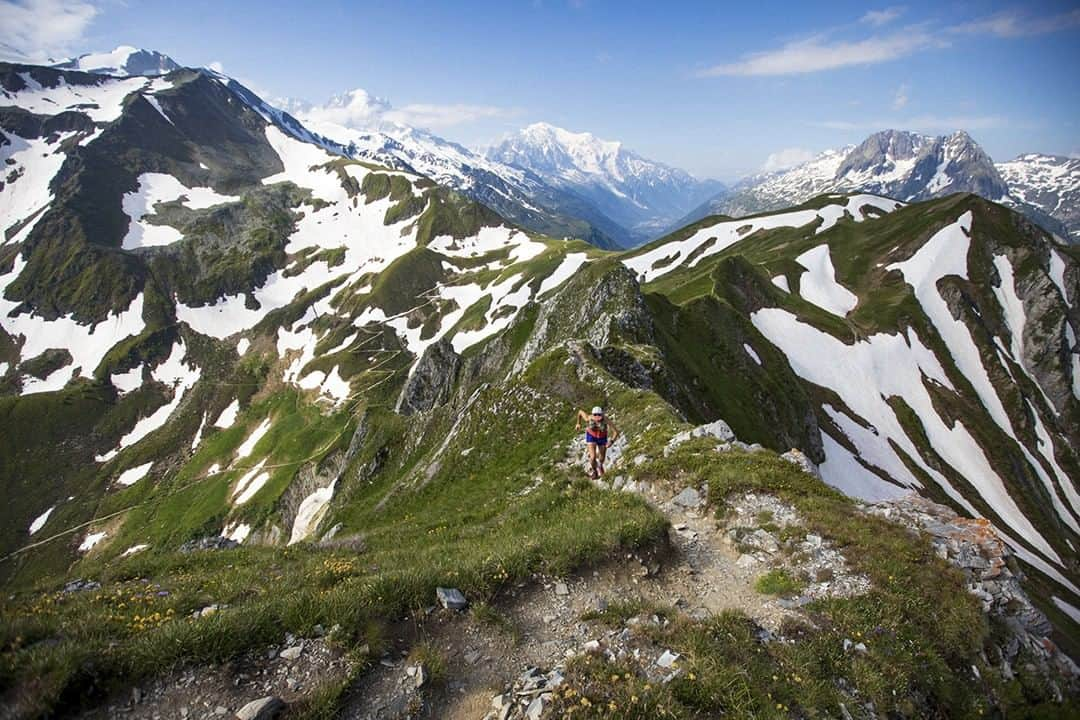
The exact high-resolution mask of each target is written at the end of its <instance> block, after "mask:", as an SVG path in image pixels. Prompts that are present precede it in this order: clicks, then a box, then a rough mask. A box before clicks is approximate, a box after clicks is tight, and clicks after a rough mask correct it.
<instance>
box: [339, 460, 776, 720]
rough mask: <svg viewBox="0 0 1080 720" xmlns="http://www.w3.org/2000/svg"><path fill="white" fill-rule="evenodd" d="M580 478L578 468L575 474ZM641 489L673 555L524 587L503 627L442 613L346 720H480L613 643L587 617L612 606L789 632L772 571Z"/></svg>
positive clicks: (658, 492)
mask: <svg viewBox="0 0 1080 720" xmlns="http://www.w3.org/2000/svg"><path fill="white" fill-rule="evenodd" d="M575 470H576V465H575V466H574V467H572V468H568V471H575ZM615 472H616V470H615V469H612V470H611V471H609V473H608V476H609V477H612V476H613V475H614V474H615ZM636 490H637V491H638V492H639V493H640V494H641V495H642V497H644V498H645V499H646V500H647V501H649V502H650V503H651V504H652V505H653V506H654V507H656V508H657V509H658V510H660V511H661V512H663V513H664V515H665V516H666V517H667V518H668V519H669V520H670V522H671V528H670V529H669V532H668V543H667V547H665V548H660V549H657V550H655V551H653V552H651V553H649V554H644V555H637V554H628V555H625V556H623V557H620V558H616V559H612V560H611V561H609V562H607V563H605V564H604V565H602V566H600V567H597V568H593V569H589V570H586V571H583V572H580V573H578V574H576V575H574V576H571V577H568V578H537V580H536V581H535V582H533V583H530V584H528V585H522V586H519V587H516V588H514V590H513V591H512V592H511V593H510V594H508V595H507V596H505V597H503V598H501V599H500V600H499V601H498V602H497V603H496V605H495V607H494V610H495V612H496V613H498V615H499V616H501V617H502V618H503V619H502V621H500V622H498V623H493V622H491V621H488V622H484V621H482V620H480V619H478V617H477V614H476V613H455V612H451V611H445V610H439V611H436V612H434V613H433V614H432V616H431V617H429V618H428V619H427V620H426V621H425V622H423V623H422V624H420V625H417V626H415V627H414V628H413V630H412V631H411V632H409V633H407V634H409V635H411V637H409V638H405V637H402V638H400V639H399V640H398V642H397V643H396V647H395V648H394V650H393V651H392V652H391V655H390V656H389V657H387V658H384V661H383V662H382V663H381V664H380V665H378V666H377V667H376V668H375V669H374V670H372V671H370V672H368V673H367V674H366V675H365V676H364V677H363V678H362V679H361V680H360V681H359V683H358V684H357V685H356V686H355V687H354V688H353V689H352V691H351V692H350V700H349V702H348V704H347V709H346V711H345V712H344V714H343V715H342V717H345V718H350V719H352V720H388V719H390V718H406V717H408V718H436V717H438V718H452V719H458V720H480V719H481V718H483V717H484V716H485V714H487V713H488V712H489V711H490V710H491V700H492V696H494V695H496V694H498V693H500V692H503V691H504V690H506V689H507V688H509V687H510V685H511V684H512V683H513V682H514V680H515V679H517V678H518V677H519V676H520V675H521V674H522V673H523V672H524V671H526V670H527V669H529V668H531V667H539V668H551V667H552V666H554V665H556V664H558V663H559V662H561V661H562V660H564V659H565V658H566V656H567V654H568V653H572V652H575V651H576V650H578V649H580V648H581V647H582V645H584V644H585V643H586V642H588V641H590V640H594V639H596V640H598V639H601V638H603V637H604V635H605V633H607V632H608V628H606V627H605V626H603V625H602V624H599V623H595V622H588V621H584V620H582V616H583V615H585V614H586V613H588V612H589V611H594V610H598V609H601V608H603V607H605V606H606V605H605V604H606V603H615V602H625V601H635V600H641V601H644V602H646V603H648V604H652V605H660V606H668V607H674V608H677V609H678V610H679V611H680V612H684V613H687V614H688V615H690V616H692V617H698V618H701V617H706V616H708V615H712V614H715V613H718V612H721V611H723V610H726V609H738V610H740V611H742V612H744V613H745V614H747V615H748V616H750V617H751V618H753V619H754V620H756V621H757V622H758V623H759V624H760V625H762V626H763V627H765V628H767V629H770V630H774V631H775V630H776V629H777V628H778V627H779V624H780V622H781V620H782V619H783V618H784V617H785V616H786V615H788V614H789V613H790V611H788V610H784V609H783V608H781V607H779V606H778V605H777V604H776V603H775V601H774V600H772V599H771V598H768V597H766V596H764V595H761V594H760V593H758V592H757V591H756V590H754V581H755V580H756V578H757V577H758V575H760V574H761V573H762V572H763V571H764V570H765V566H764V565H763V564H762V563H753V564H752V565H750V566H749V567H743V566H740V564H739V563H738V559H739V557H740V553H739V552H738V551H737V550H736V549H735V547H734V546H733V544H732V542H731V541H730V540H729V539H728V538H727V536H726V534H725V533H724V532H722V531H721V530H719V529H718V526H717V521H716V520H715V518H713V517H712V516H711V513H709V512H708V511H707V510H705V509H704V508H703V507H701V506H700V505H694V504H693V503H688V504H689V505H690V506H689V507H688V506H686V505H680V504H679V503H677V502H675V498H676V497H677V496H678V493H673V492H672V490H671V489H669V488H662V487H657V486H646V487H638V488H636ZM679 490H680V491H681V490H683V488H679ZM691 497H692V496H691ZM699 497H700V496H699ZM683 500H684V501H685V496H684V497H683ZM744 564H745V563H744ZM486 614H487V613H480V614H479V615H480V616H481V617H482V616H484V615H486ZM414 642H422V643H426V644H427V646H428V647H430V648H431V649H433V650H435V651H437V653H438V654H439V655H441V656H443V657H444V658H445V660H446V667H445V675H444V677H442V678H440V679H441V680H443V681H444V682H442V683H439V684H437V685H436V686H435V687H431V688H428V687H425V689H424V690H423V691H418V690H417V689H416V675H415V672H416V670H415V667H416V666H415V663H411V662H410V661H408V660H407V659H406V658H405V657H404V655H405V654H406V653H407V652H408V646H409V645H410V644H411V643H414Z"/></svg>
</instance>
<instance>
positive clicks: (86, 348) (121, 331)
mask: <svg viewBox="0 0 1080 720" xmlns="http://www.w3.org/2000/svg"><path fill="white" fill-rule="evenodd" d="M25 267H26V261H25V260H23V258H22V255H21V253H20V254H18V255H16V256H15V262H14V264H13V266H12V268H11V272H9V273H8V274H7V275H3V276H0V326H2V327H3V328H4V330H6V331H7V332H8V334H10V335H11V336H12V337H13V338H16V341H17V340H18V338H20V337H21V338H22V346H21V347H20V348H19V362H25V361H26V360H30V359H31V358H35V357H37V356H38V355H40V354H41V353H43V352H45V351H46V350H49V349H60V350H67V351H68V353H70V354H71V358H72V361H71V362H70V363H68V364H67V365H65V366H63V367H61V368H59V369H57V370H55V371H54V372H53V373H52V374H50V375H49V376H48V377H47V378H45V379H44V380H39V379H37V378H35V377H32V376H29V375H24V376H23V389H22V394H23V395H30V394H33V393H39V392H50V391H53V390H60V389H61V388H63V387H64V386H65V385H66V384H67V382H68V381H69V380H71V378H72V377H74V376H75V372H76V370H77V371H78V373H79V375H80V376H81V377H84V378H92V377H93V376H94V370H96V369H97V366H98V365H100V364H101V361H102V360H103V359H104V357H105V355H106V353H108V352H109V350H110V349H112V347H113V346H114V345H116V344H117V343H118V342H120V341H121V340H124V339H125V338H129V337H132V336H135V335H138V334H139V333H141V332H142V331H143V329H144V328H145V327H146V324H145V323H144V322H143V318H142V314H143V295H142V293H139V294H138V295H137V296H135V298H134V299H133V300H132V301H131V304H130V305H128V307H127V309H126V310H123V311H121V312H118V313H113V314H111V315H110V316H109V318H108V319H107V320H104V321H102V322H99V323H97V324H96V325H83V324H81V323H78V322H76V321H75V320H74V318H72V317H71V316H70V315H68V316H64V317H59V318H56V319H55V320H46V319H45V318H42V317H40V316H37V315H34V314H32V313H27V312H24V313H22V314H17V315H12V313H13V312H14V311H15V310H16V309H17V308H18V307H19V306H20V304H21V303H19V302H15V301H12V300H7V299H6V298H5V297H4V294H5V292H6V291H7V288H8V286H9V285H10V284H11V283H12V282H14V281H15V280H16V279H17V278H18V277H19V275H20V274H21V273H22V271H23V269H24V268H25Z"/></svg>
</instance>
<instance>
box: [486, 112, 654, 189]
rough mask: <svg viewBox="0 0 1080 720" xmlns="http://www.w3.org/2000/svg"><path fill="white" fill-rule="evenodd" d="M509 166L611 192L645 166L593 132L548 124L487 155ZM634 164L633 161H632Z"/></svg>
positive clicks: (524, 132)
mask: <svg viewBox="0 0 1080 720" xmlns="http://www.w3.org/2000/svg"><path fill="white" fill-rule="evenodd" d="M488 155H489V157H495V158H497V159H498V160H499V161H501V162H504V163H507V164H509V165H520V166H523V167H528V168H529V169H530V170H533V171H536V172H542V173H544V174H546V175H557V176H561V177H563V178H565V179H566V180H567V181H569V182H583V181H586V180H589V179H591V180H593V181H597V182H602V183H607V184H608V185H609V186H610V187H612V188H613V189H614V188H616V187H617V186H618V184H620V183H622V182H624V181H625V180H626V179H627V177H628V176H629V175H630V174H631V173H633V172H634V171H638V172H640V171H643V170H644V169H645V167H646V166H647V165H646V163H645V162H644V161H642V160H641V158H640V157H638V156H637V155H635V154H634V153H632V152H630V151H627V150H624V149H623V147H622V143H620V142H617V141H610V140H601V139H599V138H597V137H595V136H594V135H593V134H592V133H588V132H583V133H575V132H570V131H569V130H564V129H563V128H560V127H555V126H554V125H549V124H547V123H533V124H532V125H529V126H528V127H526V128H524V129H523V130H521V131H520V132H518V133H517V134H516V135H514V136H512V137H510V138H507V139H506V140H505V141H503V142H502V143H501V144H499V145H498V146H497V147H495V148H493V149H492V150H490V151H489V153H488ZM635 161H636V162H635Z"/></svg>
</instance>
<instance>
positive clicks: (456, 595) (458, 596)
mask: <svg viewBox="0 0 1080 720" xmlns="http://www.w3.org/2000/svg"><path fill="white" fill-rule="evenodd" d="M435 597H436V598H437V599H438V601H439V604H440V605H442V606H443V607H444V608H446V609H447V610H464V609H465V608H467V607H468V606H469V601H468V600H466V599H465V596H464V595H463V594H462V593H461V591H460V590H458V589H457V588H444V587H440V588H435Z"/></svg>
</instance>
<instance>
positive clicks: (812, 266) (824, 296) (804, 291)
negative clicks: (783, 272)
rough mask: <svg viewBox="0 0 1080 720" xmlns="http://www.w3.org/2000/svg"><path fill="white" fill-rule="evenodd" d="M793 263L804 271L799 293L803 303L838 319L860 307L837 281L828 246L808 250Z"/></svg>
mask: <svg viewBox="0 0 1080 720" xmlns="http://www.w3.org/2000/svg"><path fill="white" fill-rule="evenodd" d="M795 262H797V263H799V264H800V265H802V266H803V267H804V268H806V272H805V273H804V274H803V276H802V278H800V280H799V294H800V295H801V296H802V297H803V299H804V300H807V301H808V302H811V303H813V304H814V305H817V306H818V307H820V308H821V309H822V310H825V311H827V312H830V313H832V314H833V315H838V316H840V317H844V316H846V315H847V314H848V313H849V312H851V311H852V310H854V309H855V306H856V305H858V304H859V298H858V296H857V295H855V293H853V292H851V291H850V290H848V289H847V288H846V287H844V286H843V285H841V284H840V283H838V282H837V281H836V270H835V268H833V264H832V257H831V256H830V255H829V246H828V245H818V246H817V247H815V248H812V249H810V250H807V251H806V252H804V253H803V254H802V255H800V256H799V257H797V258H795Z"/></svg>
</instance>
